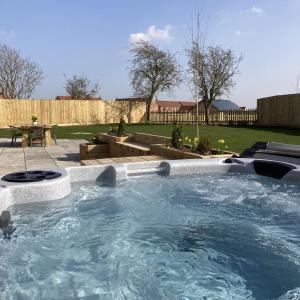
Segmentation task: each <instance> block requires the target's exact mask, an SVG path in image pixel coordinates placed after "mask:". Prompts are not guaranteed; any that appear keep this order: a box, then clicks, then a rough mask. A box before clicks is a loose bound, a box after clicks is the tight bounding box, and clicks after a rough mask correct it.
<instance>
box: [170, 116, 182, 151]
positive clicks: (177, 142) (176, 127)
mask: <svg viewBox="0 0 300 300" xmlns="http://www.w3.org/2000/svg"><path fill="white" fill-rule="evenodd" d="M171 146H172V147H173V148H175V149H179V148H181V147H182V125H181V124H179V123H178V122H174V123H173V130H172V138H171Z"/></svg>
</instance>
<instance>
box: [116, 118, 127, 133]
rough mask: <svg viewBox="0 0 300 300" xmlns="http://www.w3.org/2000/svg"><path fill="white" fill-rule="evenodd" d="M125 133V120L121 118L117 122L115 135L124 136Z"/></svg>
mask: <svg viewBox="0 0 300 300" xmlns="http://www.w3.org/2000/svg"><path fill="white" fill-rule="evenodd" d="M125 134H126V129H125V120H124V119H123V118H121V119H120V122H119V124H118V129H117V136H125Z"/></svg>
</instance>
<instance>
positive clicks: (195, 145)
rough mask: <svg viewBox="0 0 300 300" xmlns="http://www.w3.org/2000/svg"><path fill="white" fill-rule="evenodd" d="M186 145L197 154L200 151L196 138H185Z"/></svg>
mask: <svg viewBox="0 0 300 300" xmlns="http://www.w3.org/2000/svg"><path fill="white" fill-rule="evenodd" d="M184 144H185V145H188V146H189V149H190V150H191V151H192V152H196V151H197V149H198V138H197V137H194V138H190V137H188V136H186V137H185V138H184Z"/></svg>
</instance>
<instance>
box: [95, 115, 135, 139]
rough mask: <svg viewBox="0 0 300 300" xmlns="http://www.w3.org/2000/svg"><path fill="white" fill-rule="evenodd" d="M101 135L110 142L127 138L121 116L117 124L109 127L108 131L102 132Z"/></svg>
mask: <svg viewBox="0 0 300 300" xmlns="http://www.w3.org/2000/svg"><path fill="white" fill-rule="evenodd" d="M101 136H102V138H103V139H104V140H105V141H106V142H108V143H110V144H114V143H119V142H124V141H126V140H128V138H129V136H128V134H126V127H125V120H124V119H123V118H121V119H120V122H119V123H118V125H117V126H113V127H109V129H108V132H107V133H102V134H101Z"/></svg>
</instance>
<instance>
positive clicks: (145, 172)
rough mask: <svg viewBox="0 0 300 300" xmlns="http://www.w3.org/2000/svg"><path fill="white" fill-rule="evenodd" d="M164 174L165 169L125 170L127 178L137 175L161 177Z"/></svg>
mask: <svg viewBox="0 0 300 300" xmlns="http://www.w3.org/2000/svg"><path fill="white" fill-rule="evenodd" d="M165 172H166V168H163V167H161V168H157V167H156V168H145V169H131V170H127V176H139V175H153V174H158V175H161V174H163V173H165Z"/></svg>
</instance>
